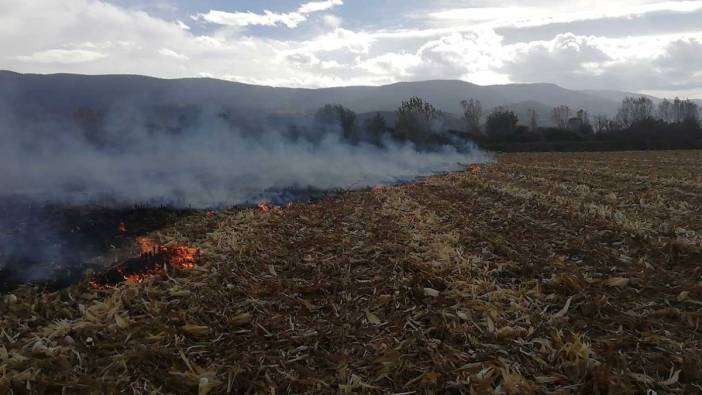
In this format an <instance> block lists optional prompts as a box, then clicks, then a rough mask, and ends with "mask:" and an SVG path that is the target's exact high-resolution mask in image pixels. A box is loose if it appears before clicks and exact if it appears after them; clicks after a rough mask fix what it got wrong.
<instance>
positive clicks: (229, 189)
mask: <svg viewBox="0 0 702 395" xmlns="http://www.w3.org/2000/svg"><path fill="white" fill-rule="evenodd" d="M216 114H217V112H216V111H203V112H201V113H199V114H198V116H197V117H196V119H195V120H193V121H191V122H189V123H188V124H187V125H184V126H181V127H180V128H178V129H173V128H171V129H169V128H168V125H166V126H164V124H165V122H162V121H159V122H160V123H159V125H158V127H154V126H153V121H152V120H150V117H153V114H148V115H146V114H144V113H142V112H140V111H138V110H135V109H133V108H122V109H120V110H119V111H111V112H109V113H108V114H107V116H105V120H104V122H103V123H104V126H103V127H101V128H100V130H99V131H98V132H95V131H93V132H92V133H88V132H86V130H85V128H81V127H80V126H79V125H77V123H76V122H73V121H71V120H67V119H65V118H58V119H55V120H47V119H44V120H43V121H28V120H27V119H22V120H21V121H18V120H17V119H12V117H10V116H8V115H7V114H5V115H4V116H0V117H1V118H0V141H1V143H2V145H0V168H2V173H0V183H2V186H3V188H2V192H0V193H1V194H4V195H13V196H22V197H27V198H29V199H31V200H33V201H45V202H52V203H62V204H71V205H77V204H86V203H108V202H111V203H113V204H118V205H131V204H148V203H150V202H151V203H168V204H173V205H176V206H186V205H187V206H193V207H221V206H230V205H237V204H242V203H245V202H253V201H256V200H263V199H268V198H271V197H272V196H274V195H275V194H279V193H281V192H282V191H285V190H289V189H305V188H313V189H317V190H330V189H353V188H363V187H367V186H373V185H376V184H380V183H392V182H397V181H402V180H407V179H411V178H413V177H416V176H422V175H428V174H432V173H434V172H437V171H447V170H454V169H457V168H458V166H459V165H458V164H459V163H464V164H465V163H473V162H484V161H488V160H490V159H491V156H490V155H489V154H488V153H485V152H482V151H480V150H478V149H477V148H475V147H472V146H471V145H470V143H468V142H466V143H462V144H461V146H459V147H458V148H457V147H456V146H443V147H439V148H437V149H434V150H432V151H424V152H420V151H418V150H417V149H415V147H414V146H413V145H412V144H409V143H398V142H394V141H391V140H390V139H389V138H386V139H385V140H384V142H383V144H382V146H378V145H374V144H366V143H359V144H349V143H346V142H345V141H343V138H342V135H341V133H340V131H339V130H336V129H334V128H326V129H324V130H323V131H322V132H320V130H321V127H320V126H319V125H315V124H314V122H313V121H309V120H308V121H304V122H302V124H300V121H299V120H298V121H297V122H298V124H296V125H295V128H296V130H303V131H304V132H303V133H302V134H303V135H302V136H297V135H296V136H291V133H290V125H284V124H281V122H274V121H271V120H270V119H267V118H265V117H259V118H256V119H255V121H251V120H248V121H247V122H248V123H251V122H255V123H256V127H255V130H251V129H249V128H247V127H246V126H243V127H241V126H237V125H233V124H232V122H231V120H228V119H226V117H221V116H217V115H216ZM242 123H246V122H243V121H242Z"/></svg>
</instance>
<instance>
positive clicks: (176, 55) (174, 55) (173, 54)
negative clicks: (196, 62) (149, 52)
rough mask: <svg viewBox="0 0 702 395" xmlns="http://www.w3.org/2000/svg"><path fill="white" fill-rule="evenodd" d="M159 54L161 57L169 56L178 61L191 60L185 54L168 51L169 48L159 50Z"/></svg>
mask: <svg viewBox="0 0 702 395" xmlns="http://www.w3.org/2000/svg"><path fill="white" fill-rule="evenodd" d="M158 53H159V55H163V56H168V57H171V58H174V59H178V60H188V59H189V58H188V57H187V56H185V55H183V54H179V53H178V52H176V51H174V50H172V49H168V48H161V49H159V50H158Z"/></svg>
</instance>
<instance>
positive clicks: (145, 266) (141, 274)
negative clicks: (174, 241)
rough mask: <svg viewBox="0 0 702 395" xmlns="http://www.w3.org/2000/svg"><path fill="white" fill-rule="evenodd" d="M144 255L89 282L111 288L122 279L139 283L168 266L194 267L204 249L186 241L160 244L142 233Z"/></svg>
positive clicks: (141, 254)
mask: <svg viewBox="0 0 702 395" xmlns="http://www.w3.org/2000/svg"><path fill="white" fill-rule="evenodd" d="M136 245H137V247H138V248H139V252H140V255H139V257H138V258H132V259H130V260H128V261H126V262H124V263H122V264H120V265H119V266H117V267H115V268H113V269H110V270H109V271H107V272H105V273H102V274H101V275H99V276H97V277H94V278H92V279H91V280H90V282H89V283H88V284H89V285H90V286H91V287H93V288H96V289H101V288H111V287H114V286H116V285H117V284H119V283H122V282H126V283H128V284H139V283H142V282H144V281H146V280H148V279H151V278H154V277H156V276H159V275H161V274H162V273H163V271H164V270H165V269H166V268H168V267H171V268H175V269H179V270H192V269H194V268H195V263H196V260H197V257H198V255H200V250H199V249H198V248H193V247H188V246H185V245H159V244H157V243H156V242H154V241H153V240H151V239H149V238H146V237H140V238H138V239H137V240H136Z"/></svg>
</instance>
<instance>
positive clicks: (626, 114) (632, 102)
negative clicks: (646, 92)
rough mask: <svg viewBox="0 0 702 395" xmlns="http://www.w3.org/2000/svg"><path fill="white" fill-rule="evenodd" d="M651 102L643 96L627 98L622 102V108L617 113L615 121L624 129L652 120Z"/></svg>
mask: <svg viewBox="0 0 702 395" xmlns="http://www.w3.org/2000/svg"><path fill="white" fill-rule="evenodd" d="M652 116H653V102H652V101H651V99H649V98H647V97H645V96H639V97H631V96H627V97H626V98H624V100H622V106H621V107H620V108H619V112H618V113H617V121H619V122H620V123H621V125H622V126H624V127H629V126H631V125H633V124H635V123H637V122H641V121H644V120H646V119H649V118H652Z"/></svg>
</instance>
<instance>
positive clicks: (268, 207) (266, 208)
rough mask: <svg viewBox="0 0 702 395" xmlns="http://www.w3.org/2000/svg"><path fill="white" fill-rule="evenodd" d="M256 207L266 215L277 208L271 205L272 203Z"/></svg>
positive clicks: (259, 204) (260, 204)
mask: <svg viewBox="0 0 702 395" xmlns="http://www.w3.org/2000/svg"><path fill="white" fill-rule="evenodd" d="M256 206H258V209H259V210H261V211H263V212H264V213H267V212H269V211H272V210H275V209H276V207H275V206H274V205H273V203H270V202H260V203H258V204H257V205H256Z"/></svg>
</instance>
